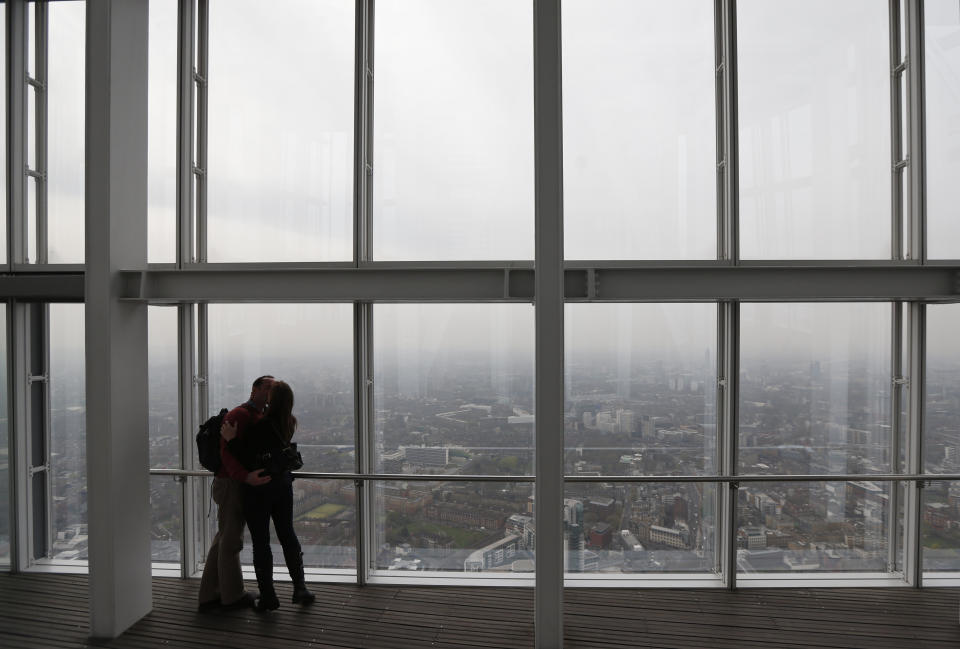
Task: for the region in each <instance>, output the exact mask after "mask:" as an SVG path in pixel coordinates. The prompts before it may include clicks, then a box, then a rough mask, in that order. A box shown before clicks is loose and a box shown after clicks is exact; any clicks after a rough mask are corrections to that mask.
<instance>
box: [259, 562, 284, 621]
mask: <svg viewBox="0 0 960 649" xmlns="http://www.w3.org/2000/svg"><path fill="white" fill-rule="evenodd" d="M254 570H255V571H256V573H257V586H259V587H260V598H259V599H257V605H256V606H255V607H254V608H256V610H257V611H260V612H263V611H275V610H276V609H278V608H280V600H279V599H277V592H276V591H275V590H274V589H273V566H254Z"/></svg>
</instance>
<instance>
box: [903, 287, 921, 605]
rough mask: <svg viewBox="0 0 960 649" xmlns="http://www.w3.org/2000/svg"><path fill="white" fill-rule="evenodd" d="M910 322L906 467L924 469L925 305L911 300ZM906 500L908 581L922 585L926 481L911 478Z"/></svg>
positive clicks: (915, 471)
mask: <svg viewBox="0 0 960 649" xmlns="http://www.w3.org/2000/svg"><path fill="white" fill-rule="evenodd" d="M909 306H910V319H909V322H908V326H907V338H908V343H907V344H908V345H909V350H910V351H909V361H908V362H909V364H910V374H909V377H908V381H909V383H908V385H909V393H908V394H909V396H908V399H909V401H908V406H907V412H908V424H907V436H908V437H907V471H908V472H909V473H912V474H915V475H916V474H920V473H921V472H922V471H923V420H924V416H923V415H924V408H925V403H924V402H925V395H924V373H925V371H926V340H925V328H926V305H925V304H923V303H921V302H912V303H910V305H909ZM906 498H907V502H906V503H904V508H903V510H904V536H905V539H904V564H905V565H904V572H905V574H906V581H907V583H909V584H911V585H913V586H916V587H917V588H920V587H921V586H922V585H923V542H922V540H921V538H920V531H921V527H922V523H921V521H922V515H921V513H922V509H923V484H922V482H911V483H909V486H908V489H907V495H906Z"/></svg>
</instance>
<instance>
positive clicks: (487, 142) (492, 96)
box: [372, 0, 534, 260]
mask: <svg viewBox="0 0 960 649" xmlns="http://www.w3.org/2000/svg"><path fill="white" fill-rule="evenodd" d="M532 20H533V11H532V6H531V3H530V2H529V1H525V2H517V0H488V1H487V2H480V3H478V2H472V1H469V0H412V1H411V0H380V1H379V2H377V9H376V30H375V31H376V59H375V66H376V101H375V104H374V124H375V132H374V140H373V143H374V164H373V168H374V174H373V206H372V207H373V254H374V256H375V258H376V259H378V260H403V259H409V260H422V259H449V260H463V259H532V258H533V244H534V240H533V220H534V219H533V216H534V191H533V190H534V175H533V23H532Z"/></svg>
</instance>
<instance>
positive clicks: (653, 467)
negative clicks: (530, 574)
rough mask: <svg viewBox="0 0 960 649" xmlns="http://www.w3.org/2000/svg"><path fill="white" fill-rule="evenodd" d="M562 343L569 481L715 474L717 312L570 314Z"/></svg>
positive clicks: (682, 308)
mask: <svg viewBox="0 0 960 649" xmlns="http://www.w3.org/2000/svg"><path fill="white" fill-rule="evenodd" d="M564 334H565V336H566V362H565V371H566V381H565V386H566V413H567V416H566V420H565V425H564V447H565V455H566V462H565V468H564V470H565V471H566V473H567V474H586V475H590V474H594V475H671V474H674V475H693V474H713V473H715V472H716V470H717V468H716V467H717V465H716V462H717V414H716V386H717V349H716V347H717V306H716V304H600V303H592V304H568V305H567V306H566V320H565V324H564ZM571 488H572V487H568V491H569V490H570V489H571Z"/></svg>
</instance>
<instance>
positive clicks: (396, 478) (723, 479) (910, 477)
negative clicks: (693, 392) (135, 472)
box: [150, 469, 960, 483]
mask: <svg viewBox="0 0 960 649" xmlns="http://www.w3.org/2000/svg"><path fill="white" fill-rule="evenodd" d="M150 475H157V476H163V475H169V476H182V477H198V478H206V477H212V476H213V474H212V473H210V472H209V471H189V470H184V469H150ZM293 475H294V477H297V478H306V479H313V480H355V481H363V482H536V476H532V475H501V476H492V475H464V474H455V475H408V474H402V473H321V472H315V471H294V472H293ZM563 479H564V482H719V483H740V482H863V481H868V482H941V481H943V482H950V481H960V473H942V474H932V473H876V474H869V473H867V474H862V473H859V474H852V473H841V474H805V475H799V474H797V475H783V474H773V475H762V474H756V473H751V474H746V475H732V476H719V475H649V476H647V475H644V476H637V475H600V476H594V475H590V476H587V475H568V476H564V478H563Z"/></svg>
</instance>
